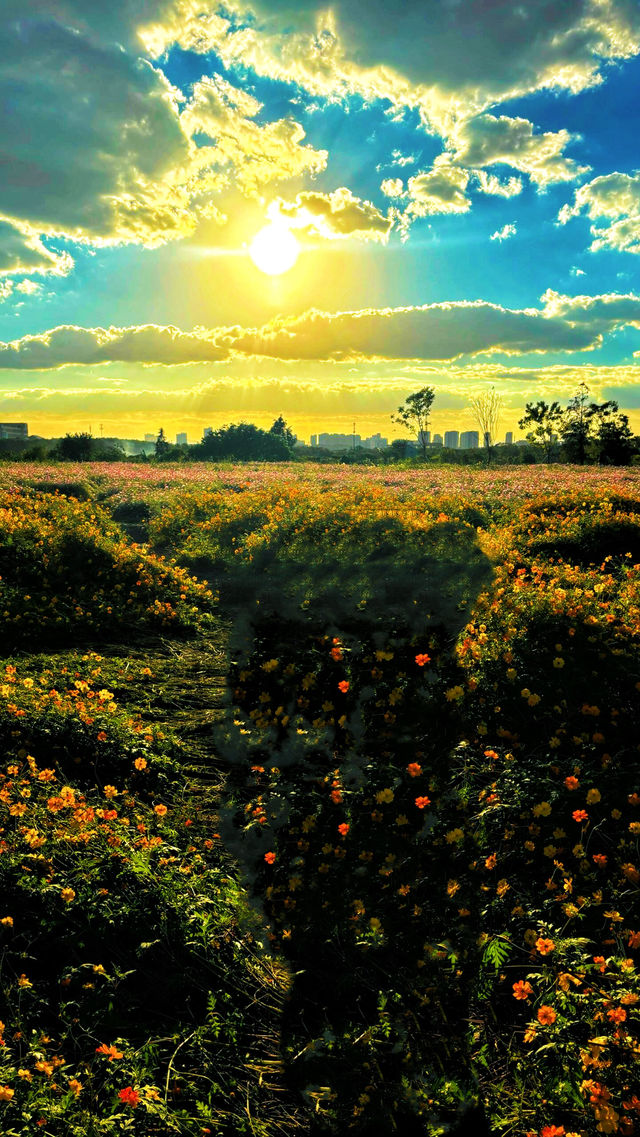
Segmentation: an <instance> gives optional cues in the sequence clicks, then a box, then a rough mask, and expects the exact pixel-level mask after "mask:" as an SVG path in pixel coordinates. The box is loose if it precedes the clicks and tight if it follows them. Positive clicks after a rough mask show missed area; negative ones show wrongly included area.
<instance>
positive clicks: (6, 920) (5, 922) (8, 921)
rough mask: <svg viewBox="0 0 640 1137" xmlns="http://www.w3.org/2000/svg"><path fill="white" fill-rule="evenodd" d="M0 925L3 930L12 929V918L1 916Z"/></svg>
mask: <svg viewBox="0 0 640 1137" xmlns="http://www.w3.org/2000/svg"><path fill="white" fill-rule="evenodd" d="M0 924H3V925H4V927H5V928H12V927H13V916H3V917H2V919H1V920H0Z"/></svg>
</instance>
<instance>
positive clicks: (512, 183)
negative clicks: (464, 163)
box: [473, 170, 522, 197]
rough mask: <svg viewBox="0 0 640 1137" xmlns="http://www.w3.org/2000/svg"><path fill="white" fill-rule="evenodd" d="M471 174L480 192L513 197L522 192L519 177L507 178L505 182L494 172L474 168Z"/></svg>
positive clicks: (494, 195)
mask: <svg viewBox="0 0 640 1137" xmlns="http://www.w3.org/2000/svg"><path fill="white" fill-rule="evenodd" d="M473 176H474V178H475V179H476V181H477V182H478V185H479V186H480V189H481V190H482V192H483V193H487V194H491V195H492V196H493V197H515V196H516V195H517V194H519V193H522V181H521V180H520V178H513V177H512V178H507V180H506V181H505V182H501V181H500V178H498V177H496V175H495V174H488V173H487V171H486V170H474V171H473Z"/></svg>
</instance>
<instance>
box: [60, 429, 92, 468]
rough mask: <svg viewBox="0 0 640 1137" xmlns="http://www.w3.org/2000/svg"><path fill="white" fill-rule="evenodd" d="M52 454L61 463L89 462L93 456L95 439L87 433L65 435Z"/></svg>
mask: <svg viewBox="0 0 640 1137" xmlns="http://www.w3.org/2000/svg"><path fill="white" fill-rule="evenodd" d="M54 453H55V456H56V457H57V458H59V459H60V460H61V461H62V462H90V461H91V460H92V458H93V457H94V454H95V439H94V437H93V435H92V434H89V432H88V431H82V432H81V433H80V434H65V436H64V438H61V439H60V441H59V443H58V446H57V448H56V450H55V451H54Z"/></svg>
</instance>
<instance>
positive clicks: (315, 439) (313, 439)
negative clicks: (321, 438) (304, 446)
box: [311, 434, 318, 446]
mask: <svg viewBox="0 0 640 1137" xmlns="http://www.w3.org/2000/svg"><path fill="white" fill-rule="evenodd" d="M311 445H312V446H317V445H318V435H317V434H312V435H311Z"/></svg>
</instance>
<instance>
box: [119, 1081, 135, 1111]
mask: <svg viewBox="0 0 640 1137" xmlns="http://www.w3.org/2000/svg"><path fill="white" fill-rule="evenodd" d="M118 1097H119V1098H120V1101H122V1102H124V1104H125V1105H130V1106H131V1108H132V1109H135V1108H136V1106H137V1104H138V1102H139V1101H140V1094H138V1093H137V1092H136V1091H135V1090H134V1088H133V1086H125V1088H124V1089H123V1090H120V1092H119V1093H118Z"/></svg>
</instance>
